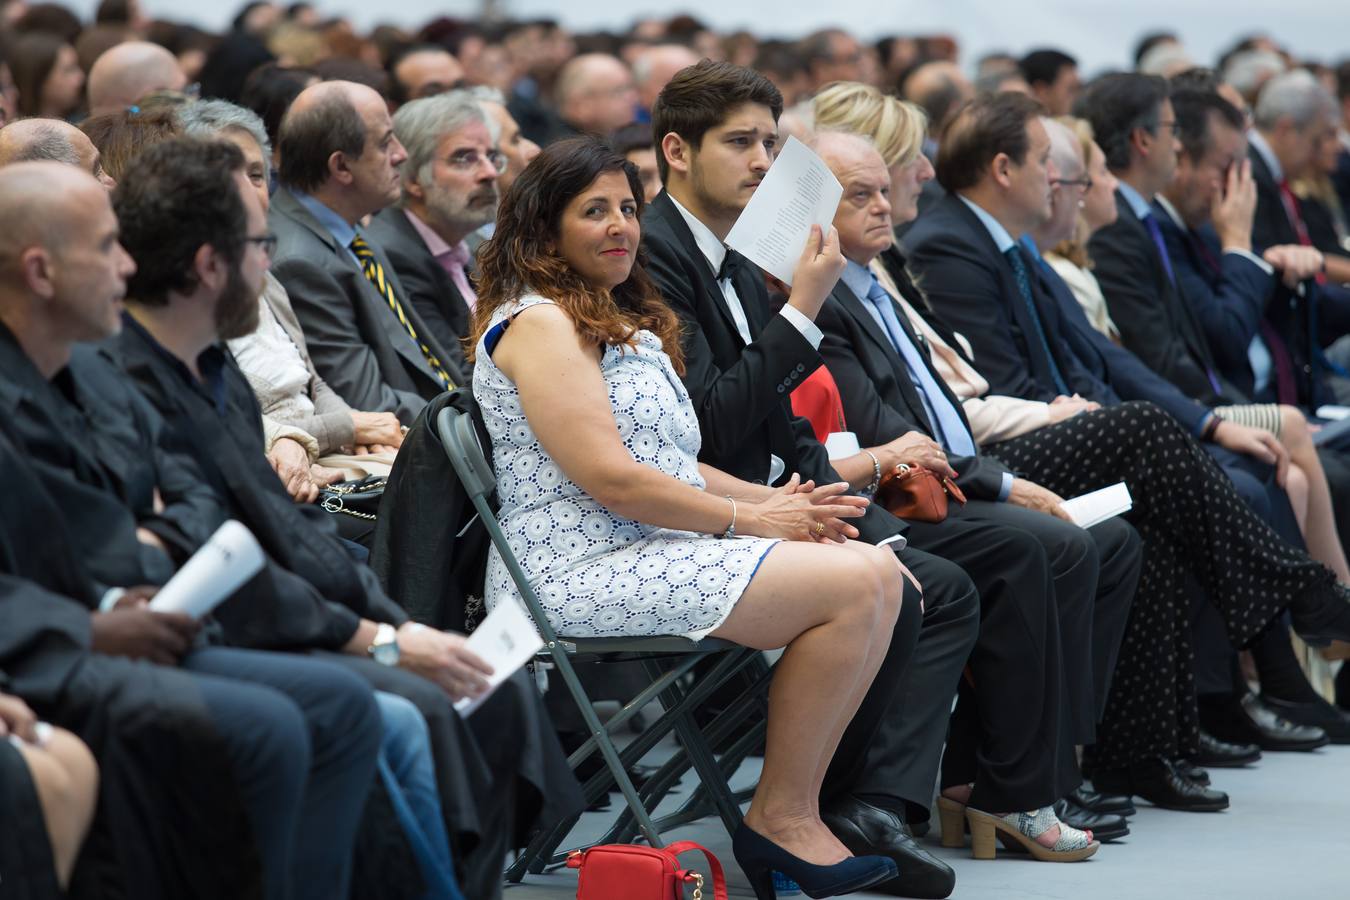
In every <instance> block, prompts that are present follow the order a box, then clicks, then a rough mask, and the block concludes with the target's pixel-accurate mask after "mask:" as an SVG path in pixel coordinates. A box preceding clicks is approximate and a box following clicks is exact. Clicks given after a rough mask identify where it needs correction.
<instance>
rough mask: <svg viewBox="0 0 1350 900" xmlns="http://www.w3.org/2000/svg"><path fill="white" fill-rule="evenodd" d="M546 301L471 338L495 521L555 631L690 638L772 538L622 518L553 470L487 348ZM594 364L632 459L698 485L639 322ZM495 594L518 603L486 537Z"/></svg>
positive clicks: (516, 308) (674, 401)
mask: <svg viewBox="0 0 1350 900" xmlns="http://www.w3.org/2000/svg"><path fill="white" fill-rule="evenodd" d="M552 302H553V301H551V300H549V299H547V298H545V297H541V296H539V295H537V294H531V295H527V296H525V297H523V298H521V299H520V300H517V301H516V302H515V303H514V304H510V305H507V306H503V307H502V308H501V309H499V310H498V311H497V313H496V314H495V315H494V317H493V319H492V321H491V323H490V325H489V327H488V329H487V331H486V332H485V333H484V335H483V337H482V338H481V339H480V340H479V343H478V353H477V362H476V364H475V366H474V373H473V393H474V397H475V398H476V399H477V401H478V405H479V407H480V408H481V409H482V413H483V420H484V423H485V424H486V425H487V430H488V434H489V435H490V436H491V438H492V461H493V467H494V468H495V470H496V473H497V496H498V498H499V501H500V507H499V510H498V518H499V519H500V520H501V524H502V530H503V531H504V532H505V533H506V537H507V541H508V543H509V545H510V547H511V550H512V552H513V553H514V554H515V555H516V558H517V559H518V560H519V561H520V564H521V567H522V568H523V569H524V570H525V574H526V576H527V577H528V578H529V580H530V584H531V586H532V587H533V588H534V590H535V593H536V594H538V596H539V601H540V603H541V604H542V605H543V607H544V610H545V612H546V614H547V615H548V619H549V622H550V624H552V626H553V627H554V629H556V630H557V631H558V633H559V634H563V635H568V636H571V637H636V636H653V635H681V636H684V637H688V638H691V639H693V640H699V639H700V638H702V637H704V636H705V635H707V634H708V632H710V631H712V630H714V629H716V628H717V627H718V626H719V625H721V624H722V622H723V621H724V620H725V619H726V617H727V615H728V614H729V613H730V612H731V609H732V607H733V606H734V605H735V604H736V601H737V599H739V598H740V596H741V593H742V592H743V591H744V590H745V587H746V585H748V584H749V583H750V579H751V577H752V576H753V575H754V574H755V570H756V569H757V568H758V567H759V564H760V561H761V560H763V558H764V556H765V555H766V554H767V553H768V552H769V549H770V548H771V547H772V546H773V545H774V544H775V543H777V541H776V540H773V539H768V538H749V537H746V538H741V537H738V538H734V539H731V540H722V539H719V538H717V537H714V536H712V535H706V534H698V533H696V532H692V531H677V530H674V529H670V528H658V527H656V526H654V525H647V524H645V523H642V522H636V521H633V520H631V519H625V518H623V517H621V516H618V515H615V514H614V513H612V512H610V511H609V510H607V509H605V508H604V507H603V506H601V505H600V504H599V503H598V502H596V501H595V500H594V499H593V498H592V497H590V496H589V495H587V494H586V493H585V492H584V491H582V489H581V488H580V487H579V486H578V485H577V484H576V483H575V482H573V481H571V480H570V479H568V478H567V476H566V475H564V474H563V472H562V470H561V469H560V468H559V467H558V465H557V463H555V462H554V461H553V459H552V457H550V456H549V455H548V454H547V453H546V452H545V451H544V448H543V447H541V446H540V444H539V441H538V440H537V439H536V438H535V435H534V431H533V429H531V428H530V423H529V422H528V421H526V419H525V414H524V413H523V412H522V411H521V406H520V395H519V392H518V391H517V390H516V386H515V384H514V383H512V381H511V380H510V379H509V378H507V377H506V375H504V374H503V373H502V371H501V370H500V369H498V368H497V366H496V364H495V363H494V362H493V360H492V353H491V351H492V350H493V349H495V348H496V345H497V341H498V340H499V339H500V338H501V335H502V333H503V332H504V331H505V329H506V328H507V327H508V326H509V324H510V318H511V317H512V316H514V315H515V314H517V313H519V312H521V311H523V310H525V309H528V308H529V307H531V306H535V305H538V304H541V303H552ZM600 371H601V374H602V376H603V377H604V379H605V384H606V385H607V386H608V388H609V402H610V406H611V408H612V410H613V412H614V420H615V422H616V423H617V424H618V426H619V437H620V438H622V440H623V443H624V446H625V447H627V448H628V451H629V452H630V453H631V454H632V455H633V458H634V459H636V460H637V461H638V462H640V463H642V464H643V465H647V466H652V467H653V468H656V469H660V470H661V471H662V472H665V473H666V474H667V475H670V476H672V477H674V478H677V479H679V480H680V481H683V482H684V483H685V484H689V485H693V486H694V487H697V488H703V487H704V481H703V476H702V475H701V474H700V473H699V470H698V451H699V446H700V436H699V430H698V417H697V416H696V415H695V413H694V408H693V404H692V403H691V402H690V400H689V393H688V392H687V391H686V390H685V387H684V384H683V383H682V382H681V381H680V377H679V375H677V374H676V372H675V369H674V368H673V367H672V366H671V364H670V357H668V356H666V354H665V353H663V352H662V350H661V342H660V340H659V339H658V338H657V337H656V336H655V335H653V334H652V333H651V332H648V331H640V332H638V335H637V347H636V349H634V348H632V347H606V348H605V351H604V355H603V356H602V358H601V360H600ZM728 513H730V510H728ZM728 518H729V515H728ZM503 600H508V601H512V600H513V601H514V602H517V603H521V604H522V605H523V601H522V600H521V598H520V592H519V591H518V590H517V589H516V586H515V583H514V582H513V581H512V580H511V575H510V573H509V572H508V571H507V569H506V565H505V564H504V563H503V562H502V558H501V554H499V553H498V552H497V548H496V547H493V548H492V550H491V551H490V553H489V556H488V568H487V587H486V603H487V606H488V608H489V609H491V608H492V607H494V606H495V605H496V604H497V603H500V602H502V601H503Z"/></svg>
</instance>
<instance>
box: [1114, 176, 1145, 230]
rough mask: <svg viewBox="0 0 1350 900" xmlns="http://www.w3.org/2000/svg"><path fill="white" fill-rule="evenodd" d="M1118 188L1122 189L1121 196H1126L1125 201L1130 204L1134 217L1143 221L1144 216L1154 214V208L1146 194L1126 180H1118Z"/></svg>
mask: <svg viewBox="0 0 1350 900" xmlns="http://www.w3.org/2000/svg"><path fill="white" fill-rule="evenodd" d="M1116 190H1118V191H1120V196H1122V197H1124V198H1125V203H1126V204H1128V205H1129V207H1130V211H1131V212H1132V213H1134V217H1135V218H1136V219H1138V220H1139V221H1141V222H1142V221H1143V220H1144V216H1150V215H1152V214H1153V208H1152V207H1150V206H1149V205H1148V201H1147V200H1145V199H1144V195H1143V194H1141V193H1139V192H1138V191H1136V190H1135V189H1134V188H1132V187H1130V186H1129V185H1128V184H1126V183H1125V182H1123V181H1121V182H1117V184H1116Z"/></svg>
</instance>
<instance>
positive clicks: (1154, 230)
mask: <svg viewBox="0 0 1350 900" xmlns="http://www.w3.org/2000/svg"><path fill="white" fill-rule="evenodd" d="M1143 221H1144V227H1145V228H1147V229H1148V234H1149V237H1151V238H1153V246H1155V247H1157V248H1158V255H1159V256H1161V257H1162V264H1163V269H1165V270H1166V271H1167V280H1168V281H1169V282H1171V284H1172V287H1176V286H1177V276H1176V275H1174V274H1173V273H1172V258H1171V257H1170V256H1168V255H1167V242H1166V241H1164V240H1163V236H1162V229H1161V228H1159V227H1158V220H1157V219H1155V218H1153V213H1145V214H1144V219H1143Z"/></svg>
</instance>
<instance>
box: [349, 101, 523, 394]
mask: <svg viewBox="0 0 1350 900" xmlns="http://www.w3.org/2000/svg"><path fill="white" fill-rule="evenodd" d="M493 124H495V123H492V124H490V120H489V119H488V116H487V111H486V110H485V109H484V108H483V106H482V105H481V104H480V103H479V102H478V101H477V100H475V99H474V98H473V97H471V96H470V95H469V93H468V92H467V91H453V92H451V93H448V94H439V95H437V96H435V97H427V98H425V99H422V100H414V101H412V102H411V103H405V104H404V105H403V106H401V107H400V108H399V111H398V113H397V114H396V115H395V116H394V135H395V136H396V137H397V138H398V141H399V143H401V144H402V145H403V147H404V149H405V150H406V151H407V154H408V157H407V159H405V160H404V161H403V166H402V172H403V177H402V195H403V196H402V199H401V200H400V201H399V203H398V205H397V206H395V207H390V208H389V209H386V210H384V211H383V212H381V213H380V214H379V215H378V216H376V217H375V219H374V220H373V221H372V222H371V223H370V227H369V228H368V229H367V234H368V235H369V236H370V237H371V238H372V239H373V240H374V242H375V243H377V244H379V245H380V247H381V248H382V249H383V250H384V252H385V253H386V254H387V255H388V256H389V261H390V262H391V263H392V264H393V266H394V272H395V273H396V274H397V275H398V279H399V281H400V282H401V283H402V284H403V288H404V291H405V294H404V298H405V301H404V302H405V303H408V304H410V305H411V306H412V307H413V308H414V309H415V310H417V313H418V315H420V316H421V317H422V321H423V322H424V323H426V327H427V333H428V334H429V335H430V336H431V337H432V338H434V339H435V341H436V343H437V344H438V345H439V346H441V347H442V348H443V349H444V350H445V351H446V353H447V354H448V355H449V357H450V359H452V360H453V361H454V363H455V366H456V367H457V368H458V369H459V370H460V371H462V372H468V370H469V367H468V365H467V364H466V363H465V361H464V351H463V349H462V348H461V346H460V341H461V339H462V338H463V337H464V336H465V335H466V334H467V333H468V330H469V316H470V311H471V310H472V309H473V305H474V303H475V302H476V301H477V299H478V298H477V295H476V294H475V293H474V289H473V285H471V284H470V283H469V276H468V269H469V261H470V258H471V254H470V250H469V245H468V243H467V242H466V241H465V238H467V237H468V236H469V235H470V234H472V233H473V232H474V231H475V230H477V229H478V228H481V227H482V226H483V225H484V224H486V223H488V222H490V221H492V220H493V219H494V218H495V217H496V215H497V178H498V177H499V176H500V175H501V174H502V172H503V171H504V170H505V168H506V158H505V156H504V155H503V154H502V153H501V151H500V150H498V149H497V140H496V137H495V136H494V133H495V132H496V131H497V130H498V129H496V128H494V127H493Z"/></svg>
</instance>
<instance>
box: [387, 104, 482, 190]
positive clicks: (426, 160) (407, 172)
mask: <svg viewBox="0 0 1350 900" xmlns="http://www.w3.org/2000/svg"><path fill="white" fill-rule="evenodd" d="M490 121H491V120H490V119H489V117H488V115H487V113H486V112H485V111H484V110H483V106H482V104H481V103H479V101H478V100H477V99H476V98H475V97H473V96H471V95H470V94H469V92H468V91H464V90H454V91H446V92H445V93H444V94H436V95H434V96H431V97H423V98H421V99H420V100H413V101H411V102H409V103H405V104H403V105H402V106H400V107H399V108H398V112H396V113H394V135H395V136H396V137H397V138H398V140H399V143H400V144H402V145H403V149H404V150H406V151H407V152H408V158H407V160H406V161H404V163H403V180H404V182H405V186H404V196H405V197H406V196H407V187H406V182H407V181H409V180H412V181H416V182H418V183H419V184H425V183H427V182H428V181H429V180H430V178H431V164H432V161H433V160H434V159H435V156H436V147H437V146H438V145H439V144H440V142H441V139H442V138H443V137H445V136H446V135H447V134H450V133H451V132H454V131H459V130H460V129H461V128H463V127H465V126H466V125H471V124H473V123H475V122H477V123H481V124H483V125H487V126H488V127H489V128H491V126H490V125H489V122H490ZM494 143H495V139H494Z"/></svg>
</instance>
